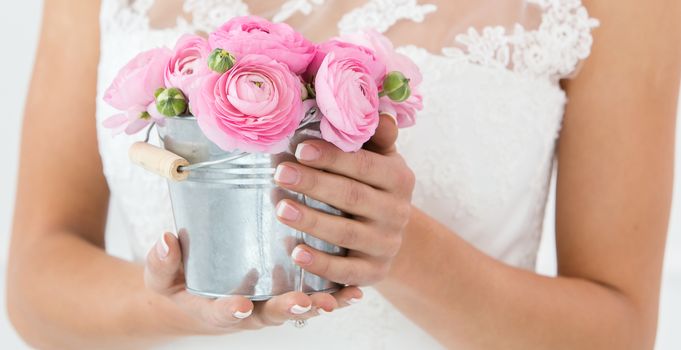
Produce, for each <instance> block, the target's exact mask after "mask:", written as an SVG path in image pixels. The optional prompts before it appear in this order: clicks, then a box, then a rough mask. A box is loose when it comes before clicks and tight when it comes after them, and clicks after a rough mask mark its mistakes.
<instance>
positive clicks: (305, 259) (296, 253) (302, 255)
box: [291, 247, 312, 265]
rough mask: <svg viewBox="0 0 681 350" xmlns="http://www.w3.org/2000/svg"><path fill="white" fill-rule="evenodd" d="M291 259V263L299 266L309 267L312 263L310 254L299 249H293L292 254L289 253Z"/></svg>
mask: <svg viewBox="0 0 681 350" xmlns="http://www.w3.org/2000/svg"><path fill="white" fill-rule="evenodd" d="M291 257H292V258H293V261H295V262H297V263H298V264H300V265H309V264H311V263H312V254H310V252H308V251H307V250H305V249H303V248H300V247H295V248H293V252H291Z"/></svg>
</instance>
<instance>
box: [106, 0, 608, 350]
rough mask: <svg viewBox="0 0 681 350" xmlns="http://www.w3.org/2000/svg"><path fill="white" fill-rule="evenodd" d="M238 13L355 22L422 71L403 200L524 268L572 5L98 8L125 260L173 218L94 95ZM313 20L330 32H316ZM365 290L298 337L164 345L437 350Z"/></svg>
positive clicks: (568, 64) (572, 38)
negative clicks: (155, 50) (147, 59)
mask: <svg viewBox="0 0 681 350" xmlns="http://www.w3.org/2000/svg"><path fill="white" fill-rule="evenodd" d="M265 4H267V5H265ZM249 13H250V14H256V15H261V16H263V17H268V18H270V19H272V20H274V21H286V22H289V23H291V24H292V25H293V26H294V27H296V28H297V29H299V30H301V31H302V32H303V33H304V34H305V35H307V36H309V37H310V38H311V39H313V40H321V39H324V37H325V36H329V35H333V34H337V33H338V32H341V33H343V32H352V31H355V30H359V29H362V28H367V27H371V28H375V29H377V30H379V31H381V32H384V33H386V34H387V35H388V36H390V37H391V38H392V39H393V40H394V41H395V42H396V44H398V45H399V50H400V51H401V52H403V53H405V54H407V55H408V56H410V57H411V58H412V59H413V60H414V61H415V62H416V63H417V64H418V65H419V66H420V67H421V70H422V72H423V77H424V79H423V84H422V92H423V95H424V106H425V108H424V110H423V112H421V113H420V114H419V115H418V120H417V124H416V126H415V127H413V128H411V129H405V130H404V131H403V132H402V133H401V134H400V138H399V149H400V151H401V153H402V154H403V155H404V156H405V157H406V159H407V160H408V163H409V165H410V166H411V167H412V169H413V170H414V171H415V173H416V175H417V186H416V191H415V194H414V204H415V205H416V206H417V207H419V208H421V209H423V210H424V211H425V212H427V213H428V214H429V215H431V216H432V217H434V218H435V219H437V220H439V221H440V222H442V223H444V224H445V225H447V226H448V227H450V228H451V229H452V230H453V231H454V232H456V233H457V234H459V235H461V236H462V237H463V238H465V239H466V240H468V241H470V242H471V243H472V244H474V245H475V246H476V247H478V248H479V249H481V250H483V251H484V252H486V253H488V254H489V255H491V256H494V257H496V258H498V259H500V260H502V261H504V262H506V263H508V264H511V265H514V266H517V267H521V268H526V269H533V268H534V264H535V257H536V254H537V249H538V244H539V241H540V234H541V223H542V218H543V211H544V206H545V201H546V196H547V192H548V183H549V178H550V174H551V169H552V165H553V156H554V150H555V143H556V139H557V136H558V131H559V129H560V126H561V120H562V118H563V111H564V106H565V103H566V96H565V93H564V92H563V90H561V88H560V86H559V80H560V79H563V78H568V77H569V76H571V75H573V74H574V73H575V70H576V68H577V67H578V64H579V62H580V60H582V59H584V58H586V57H587V56H588V55H589V52H590V49H591V43H592V38H591V30H592V28H594V27H596V26H597V21H596V20H594V19H592V18H590V17H589V16H588V14H587V12H586V10H585V8H584V7H583V6H582V4H581V2H580V1H579V0H527V1H520V0H505V1H498V0H461V1H448V0H443V1H438V0H422V1H417V0H360V1H340V0H336V1H332V0H292V1H283V0H276V1H248V2H247V1H241V0H184V1H182V0H156V1H154V0H103V1H102V11H101V62H100V66H99V95H98V109H97V120H98V124H99V125H100V127H99V148H100V152H101V155H102V161H103V164H104V172H105V174H106V177H107V180H108V183H109V187H110V189H111V194H112V200H111V214H110V226H109V230H108V231H107V235H108V236H115V237H120V236H126V237H127V239H128V240H129V242H130V247H131V251H132V256H133V258H134V259H136V260H142V259H143V258H144V256H145V255H146V252H147V250H148V249H149V248H150V247H151V246H152V245H153V244H154V242H155V241H156V240H157V239H158V237H159V235H160V234H161V233H162V232H164V231H172V230H173V223H172V213H171V208H170V203H169V199H168V194H167V187H166V184H165V182H164V180H162V179H161V178H159V177H156V176H154V175H150V174H149V173H147V172H145V171H143V170H141V169H139V168H137V167H134V166H133V165H131V164H130V162H129V161H128V159H127V150H128V146H129V145H130V144H131V143H132V142H134V141H136V140H137V139H139V138H141V137H142V136H134V137H126V136H118V137H115V138H114V137H112V136H111V135H110V133H109V131H108V130H106V129H104V128H102V127H101V121H102V120H103V119H104V118H106V117H107V116H109V115H111V114H113V112H114V111H112V110H111V109H110V107H109V106H107V105H106V104H105V103H103V102H102V99H101V94H102V92H103V91H104V89H105V88H106V87H107V86H108V84H109V83H110V82H111V81H112V79H113V77H114V75H115V74H116V72H117V70H118V69H119V68H120V67H122V66H123V65H124V64H125V62H126V61H127V60H129V59H130V58H131V57H132V56H134V55H135V54H136V53H137V52H139V51H141V50H145V49H148V48H151V47H155V46H162V45H165V46H172V45H173V44H174V42H175V40H176V39H177V38H178V37H179V36H180V35H181V34H183V33H186V32H208V31H211V30H212V29H214V28H215V27H216V26H218V25H220V24H222V23H223V22H225V21H226V20H228V19H229V18H230V17H233V16H238V15H245V14H249ZM323 23H327V24H328V23H337V26H333V28H334V30H331V31H329V30H328V27H329V26H328V25H327V26H326V29H320V28H321V27H319V26H317V24H323ZM336 28H337V30H335V29H336ZM442 268H443V269H446V268H447V267H446V266H443V267H442ZM452 283H456V281H452ZM365 294H366V297H365V298H364V300H363V301H362V302H361V303H360V304H358V305H355V306H353V307H349V308H346V309H344V310H339V311H337V312H334V313H332V314H329V315H325V316H322V317H319V318H315V319H313V320H311V321H310V322H309V325H308V327H306V328H304V329H295V328H293V327H291V326H284V327H279V328H273V329H266V330H262V331H257V332H245V333H240V334H236V335H230V336H226V337H218V338H192V339H185V340H181V341H179V342H176V343H173V344H171V345H169V347H171V348H183V347H186V348H190V349H200V348H209V349H212V348H223V349H225V348H230V349H232V348H233V349H313V348H319V349H414V348H416V349H430V348H439V345H438V344H437V343H436V342H435V341H434V340H433V339H431V338H430V337H429V336H428V335H427V334H426V333H425V332H424V331H422V330H420V329H419V328H418V327H417V326H415V325H414V324H412V323H411V322H410V321H409V320H407V319H406V318H405V317H404V316H402V315H401V314H400V313H399V312H398V311H397V310H396V309H395V308H394V307H392V306H391V305H390V304H389V303H388V302H387V301H386V300H384V299H383V298H382V297H381V296H380V295H379V294H378V293H377V292H375V291H373V290H372V289H370V288H367V289H365Z"/></svg>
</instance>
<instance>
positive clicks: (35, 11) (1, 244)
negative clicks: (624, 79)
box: [0, 0, 681, 350]
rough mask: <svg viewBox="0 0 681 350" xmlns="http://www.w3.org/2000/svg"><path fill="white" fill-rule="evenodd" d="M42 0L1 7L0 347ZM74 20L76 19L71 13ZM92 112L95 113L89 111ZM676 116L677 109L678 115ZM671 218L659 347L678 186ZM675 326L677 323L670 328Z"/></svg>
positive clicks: (547, 266) (673, 310) (677, 223)
mask: <svg viewBox="0 0 681 350" xmlns="http://www.w3.org/2000/svg"><path fill="white" fill-rule="evenodd" d="M41 6H42V1H40V0H23V1H13V2H12V6H11V8H6V9H5V10H4V11H0V38H1V41H0V42H1V43H2V45H3V53H2V54H0V60H1V61H0V67H2V78H1V79H2V80H1V82H0V110H2V111H3V112H2V118H0V122H1V123H2V126H0V154H1V155H2V156H1V157H0V159H2V160H3V162H2V164H1V166H2V167H3V169H2V170H0V298H1V300H2V302H0V347H1V348H3V349H22V348H24V347H25V346H24V345H23V343H22V342H21V341H20V340H19V338H18V337H17V336H16V334H15V333H14V332H13V331H12V327H11V326H10V324H9V322H8V321H7V317H6V312H5V303H4V284H5V266H6V260H7V249H8V240H9V233H10V229H11V217H12V206H13V202H14V192H15V184H16V168H17V159H18V154H17V150H18V145H19V138H20V126H21V118H22V110H23V104H24V99H25V94H26V89H27V87H28V82H29V78H30V73H31V67H32V64H33V56H34V53H35V47H36V44H37V38H38V31H39V25H40V17H41ZM74 20H76V19H74ZM93 118H94V116H93ZM679 118H680V120H681V115H680V116H679ZM679 125H680V127H679V128H678V130H677V135H678V137H677V139H678V140H679V142H678V143H679V147H677V149H678V150H677V168H676V169H677V172H676V174H677V177H676V179H677V184H679V183H681V122H679ZM674 203H675V204H674V208H673V209H672V223H671V230H670V235H669V243H668V247H667V256H666V264H665V275H664V276H665V278H664V282H663V283H664V285H663V292H662V305H661V315H660V326H659V336H658V346H657V349H658V350H675V349H681V334H680V332H679V330H681V329H679V328H678V327H679V326H681V255H679V252H680V251H681V209H680V208H679V207H680V206H681V191H675V201H674ZM547 214H548V215H547V218H546V223H547V224H546V225H545V231H546V232H549V233H550V232H553V223H552V221H553V206H552V205H551V204H549V208H547ZM545 236H547V237H548V239H546V240H545V241H544V242H543V244H542V251H541V254H540V257H541V258H540V263H539V268H540V271H541V272H544V273H551V271H554V270H555V261H554V255H553V252H552V245H553V239H552V237H551V235H550V234H549V235H545ZM675 327H676V329H675Z"/></svg>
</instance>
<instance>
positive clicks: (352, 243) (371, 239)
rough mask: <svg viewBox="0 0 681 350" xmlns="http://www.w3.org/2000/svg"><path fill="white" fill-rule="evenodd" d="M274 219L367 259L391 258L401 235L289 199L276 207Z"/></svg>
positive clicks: (399, 242) (395, 252)
mask: <svg viewBox="0 0 681 350" xmlns="http://www.w3.org/2000/svg"><path fill="white" fill-rule="evenodd" d="M276 213H277V217H278V218H279V220H280V221H282V222H283V223H284V224H286V225H288V226H290V227H292V228H294V229H296V230H298V231H302V232H306V233H308V234H311V235H313V236H315V237H317V238H319V239H321V240H324V241H326V242H329V243H332V244H335V245H337V246H341V247H344V248H347V249H351V250H356V251H360V252H363V253H366V254H368V255H371V256H380V257H393V256H395V255H396V254H397V252H398V251H399V249H400V246H401V243H402V242H401V236H400V235H397V234H395V235H393V236H394V239H391V237H390V234H388V233H383V232H380V231H378V230H376V229H375V228H373V227H369V226H367V225H365V224H364V223H362V222H360V221H357V220H352V219H349V218H345V217H342V216H337V215H330V214H327V213H323V212H320V211H318V210H315V209H312V208H310V207H307V206H305V205H302V204H300V203H297V202H295V201H291V200H282V201H281V202H279V204H278V205H277V211H276Z"/></svg>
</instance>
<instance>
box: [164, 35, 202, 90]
mask: <svg viewBox="0 0 681 350" xmlns="http://www.w3.org/2000/svg"><path fill="white" fill-rule="evenodd" d="M208 55H210V46H208V40H206V39H204V38H202V37H200V36H198V35H189V34H187V35H184V36H182V37H181V38H180V39H179V40H178V41H177V44H175V49H174V50H173V55H172V57H170V61H169V62H168V65H167V66H166V69H165V86H166V87H176V88H178V89H180V90H181V91H182V93H184V94H185V96H189V95H190V94H191V93H192V90H193V89H194V88H196V85H197V83H198V82H199V81H200V78H201V77H203V76H205V75H206V74H208V73H209V69H208V64H207V60H208Z"/></svg>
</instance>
